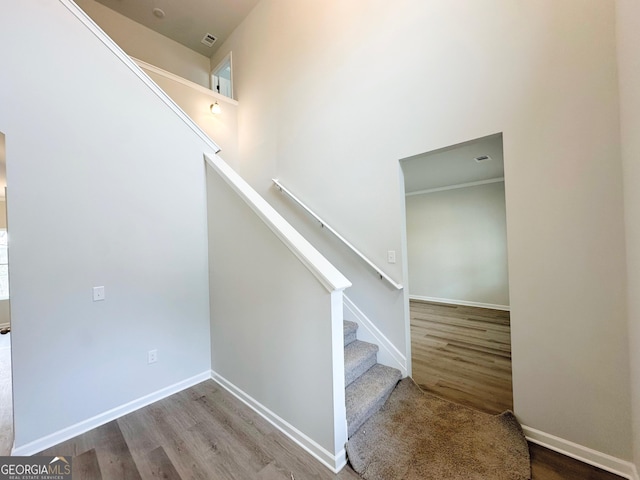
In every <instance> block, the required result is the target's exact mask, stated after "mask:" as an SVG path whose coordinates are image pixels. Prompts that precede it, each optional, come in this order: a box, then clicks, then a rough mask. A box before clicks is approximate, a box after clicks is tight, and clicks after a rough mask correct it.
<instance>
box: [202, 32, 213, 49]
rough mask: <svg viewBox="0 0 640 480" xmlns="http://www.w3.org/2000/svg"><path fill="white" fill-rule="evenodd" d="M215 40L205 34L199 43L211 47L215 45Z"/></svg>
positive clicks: (208, 34)
mask: <svg viewBox="0 0 640 480" xmlns="http://www.w3.org/2000/svg"><path fill="white" fill-rule="evenodd" d="M216 40H217V38H216V37H214V36H213V35H211V34H210V33H207V34H206V35H205V36H204V37H202V40H201V42H202V43H204V44H205V45H206V46H207V47H213V44H214V43H216Z"/></svg>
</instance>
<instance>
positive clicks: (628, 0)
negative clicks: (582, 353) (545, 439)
mask: <svg viewBox="0 0 640 480" xmlns="http://www.w3.org/2000/svg"><path fill="white" fill-rule="evenodd" d="M616 5H617V21H618V23H617V27H618V72H619V81H620V121H621V130H622V164H623V170H624V195H625V220H626V227H627V278H628V282H629V286H628V305H629V344H630V347H631V388H632V401H633V403H632V407H633V433H634V437H633V438H634V444H633V445H634V459H635V464H636V466H637V468H638V470H640V349H639V348H638V346H639V345H640V190H639V189H638V185H640V138H639V137H638V132H639V131H640V54H639V53H638V45H640V3H639V2H637V1H635V0H618V1H617V2H616Z"/></svg>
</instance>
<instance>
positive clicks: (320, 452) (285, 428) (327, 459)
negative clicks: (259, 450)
mask: <svg viewBox="0 0 640 480" xmlns="http://www.w3.org/2000/svg"><path fill="white" fill-rule="evenodd" d="M211 378H212V379H213V380H214V381H215V382H216V383H218V384H219V385H220V386H221V387H222V388H224V389H225V390H227V391H228V392H229V393H231V394H232V395H233V396H234V397H236V398H237V399H238V400H240V401H241V402H243V403H244V404H245V405H247V406H248V407H249V408H251V409H252V410H253V411H255V412H256V413H258V414H259V415H260V416H261V417H263V418H264V419H265V420H267V421H268V422H269V423H271V424H272V425H273V426H274V427H276V428H277V429H278V430H280V431H281V432H282V433H284V434H285V435H286V436H287V437H289V438H290V439H291V440H293V441H294V442H295V443H297V444H298V445H300V446H301V447H302V448H303V449H305V450H306V451H307V452H309V453H310V454H311V455H313V457H315V458H316V459H317V460H319V461H320V462H321V463H322V464H323V465H324V466H326V467H327V468H329V469H330V470H331V471H332V472H333V473H338V472H339V471H340V470H342V468H343V467H344V466H345V465H346V464H347V453H346V451H345V449H344V448H343V449H342V450H341V451H340V452H338V453H337V454H336V455H334V454H332V453H331V452H329V451H328V450H327V449H326V448H324V447H322V446H321V445H319V444H317V443H316V442H315V441H314V440H312V439H311V438H309V437H307V436H306V435H305V434H304V433H302V432H301V431H300V430H298V429H297V428H296V427H294V426H293V425H291V424H290V423H288V422H287V421H286V420H284V419H282V418H281V417H279V416H278V415H276V414H275V413H273V412H272V411H271V410H269V409H268V408H267V407H265V406H264V405H262V404H261V403H260V402H258V401H257V400H256V399H254V398H253V397H251V396H250V395H249V394H247V393H246V392H244V391H242V390H241V389H239V388H238V387H236V386H235V385H234V384H233V383H231V382H230V381H228V380H227V379H226V378H224V377H223V376H222V375H220V374H218V373H216V372H214V371H213V370H212V371H211Z"/></svg>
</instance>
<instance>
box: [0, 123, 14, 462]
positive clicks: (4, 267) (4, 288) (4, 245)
mask: <svg viewBox="0 0 640 480" xmlns="http://www.w3.org/2000/svg"><path fill="white" fill-rule="evenodd" d="M5 145H6V144H5V135H4V134H3V133H2V132H0V455H10V454H11V447H12V446H13V396H12V379H11V317H10V307H9V260H8V259H9V256H8V235H7V210H6V209H7V203H6V190H7V188H6V187H7V181H6V178H7V176H6V146H5Z"/></svg>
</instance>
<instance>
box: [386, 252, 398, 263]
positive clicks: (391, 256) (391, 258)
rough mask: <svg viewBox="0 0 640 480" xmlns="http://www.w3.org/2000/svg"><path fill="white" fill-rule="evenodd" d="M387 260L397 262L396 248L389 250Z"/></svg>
mask: <svg viewBox="0 0 640 480" xmlns="http://www.w3.org/2000/svg"><path fill="white" fill-rule="evenodd" d="M387 262H388V263H396V251H395V250H389V251H388V252H387Z"/></svg>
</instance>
